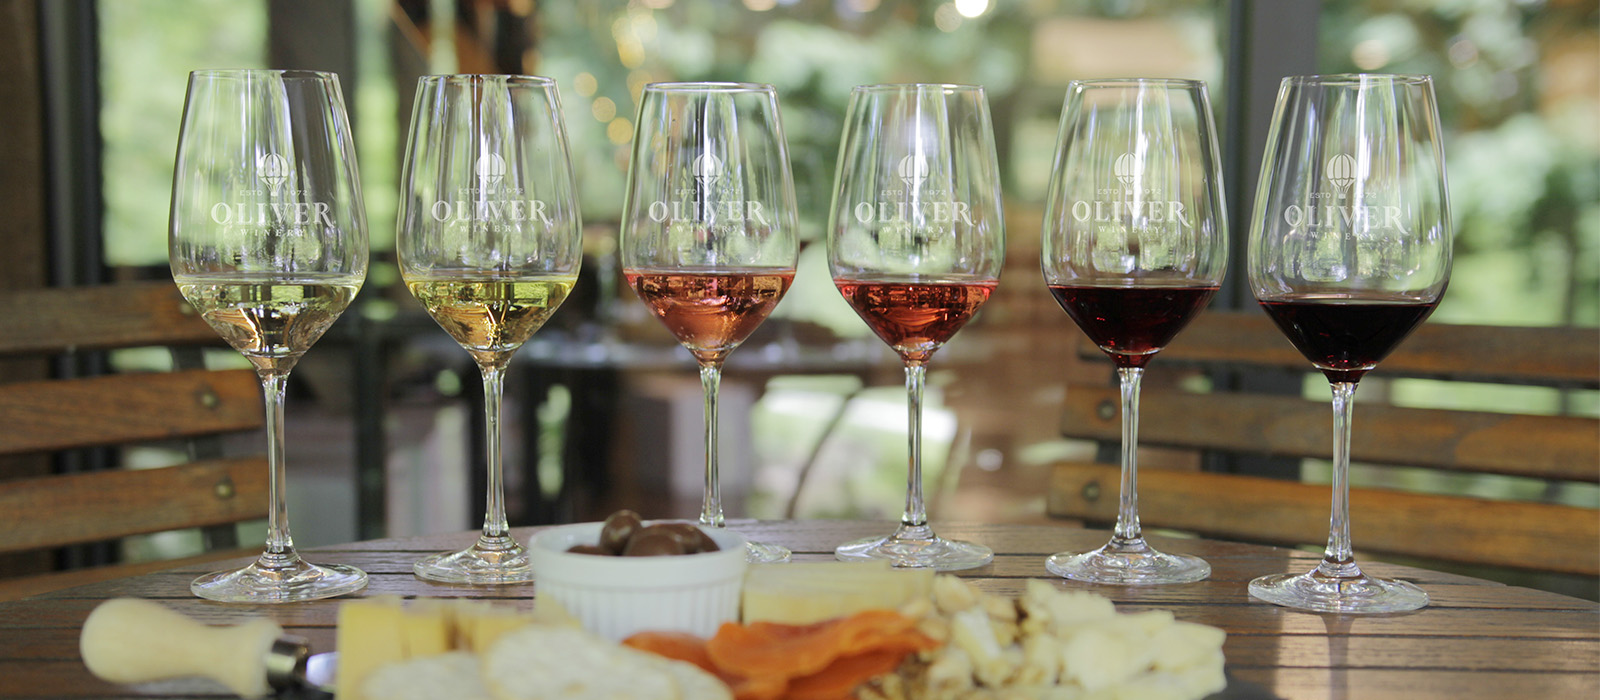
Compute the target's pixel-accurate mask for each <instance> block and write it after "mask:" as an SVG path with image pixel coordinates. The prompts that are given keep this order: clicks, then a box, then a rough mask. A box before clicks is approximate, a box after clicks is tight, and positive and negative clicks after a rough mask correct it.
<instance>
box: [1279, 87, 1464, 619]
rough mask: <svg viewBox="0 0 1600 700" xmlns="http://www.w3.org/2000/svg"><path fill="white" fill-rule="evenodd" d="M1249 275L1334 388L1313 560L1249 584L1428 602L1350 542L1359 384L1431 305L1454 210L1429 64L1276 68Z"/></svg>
mask: <svg viewBox="0 0 1600 700" xmlns="http://www.w3.org/2000/svg"><path fill="white" fill-rule="evenodd" d="M1249 245H1250V247H1249V251H1248V252H1249V266H1250V287H1251V289H1252V291H1253V292H1254V293H1255V296H1256V299H1257V301H1259V302H1260V303H1261V307H1262V308H1263V309H1265V310H1266V312H1267V315H1268V316H1270V317H1272V320H1273V321H1274V322H1275V323H1277V325H1278V327H1279V328H1280V329H1281V330H1282V331H1283V333H1284V335H1286V336H1288V337H1289V341H1290V342H1292V343H1293V344H1294V346H1295V347H1296V348H1298V349H1299V350H1300V352H1301V353H1302V354H1304V355H1305V356H1306V359H1308V360H1310V361H1311V363H1312V364H1313V365H1315V366H1316V367H1317V368H1318V369H1320V370H1322V373H1323V374H1324V375H1326V376H1327V378H1328V382H1329V383H1330V384H1331V385H1332V387H1333V431H1334V443H1333V507H1332V510H1333V514H1332V517H1331V518H1330V520H1329V532H1328V546H1327V549H1326V550H1325V552H1324V554H1323V559H1322V562H1321V563H1320V564H1318V565H1317V568H1316V569H1314V570H1312V571H1310V572H1308V573H1304V574H1275V575H1271V576H1263V577H1261V578H1258V579H1256V580H1254V581H1251V582H1250V595H1252V596H1255V597H1256V598H1260V599H1262V600H1266V601H1269V602H1273V603H1277V604H1279V605H1284V606H1288V607H1291V608H1299V609H1303V610H1314V611H1319V612H1330V613H1392V612H1404V611H1407V610H1416V609H1418V608H1421V607H1424V606H1426V605H1427V604H1428V594H1427V593H1426V592H1425V591H1423V590H1422V589H1421V588H1418V587H1417V586H1415V585H1413V584H1411V583H1407V582H1405V581H1391V580H1386V579H1380V578H1375V577H1371V576H1368V575H1366V574H1365V573H1363V572H1362V571H1361V567H1359V566H1357V565H1356V561H1355V556H1354V555H1353V554H1352V553H1351V541H1350V502H1349V500H1350V484H1349V479H1348V472H1349V468H1350V419H1351V412H1352V410H1353V408H1354V401H1355V391H1356V385H1357V383H1358V382H1360V381H1361V377H1362V376H1363V375H1365V374H1366V373H1367V372H1368V371H1370V370H1372V369H1373V368H1374V367H1376V366H1377V364H1378V362H1379V361H1381V360H1382V359H1383V358H1384V357H1386V356H1387V355H1388V354H1389V353H1390V351H1392V350H1394V348H1395V347H1396V346H1397V345H1399V343H1400V341H1401V340H1403V339H1404V338H1405V337H1406V336H1407V335H1408V334H1410V333H1411V331H1412V329H1414V328H1416V327H1417V326H1418V325H1419V324H1421V323H1422V321H1423V320H1424V319H1426V318H1427V317H1428V315H1429V314H1430V313H1432V312H1433V309H1434V307H1435V306H1436V305H1437V304H1438V303H1439V298H1440V296H1442V295H1443V294H1444V290H1445V287H1446V286H1448V284H1449V281H1450V256H1451V250H1450V246H1451V241H1450V215H1449V201H1448V198H1447V196H1446V193H1445V169H1444V153H1443V151H1442V150H1441V148H1440V146H1439V116H1438V110H1437V107H1436V106H1435V103H1434V96H1433V82H1432V80H1431V79H1430V78H1428V77H1427V76H1408V75H1320V76H1317V75H1314V76H1298V77H1290V78H1285V79H1284V81H1283V84H1282V85H1281V87H1280V88H1279V90H1278V101H1277V107H1276V112H1275V114H1274V115H1273V121H1272V130H1271V132H1270V133H1269V134H1268V137H1267V148H1266V153H1265V155H1264V159H1263V161H1262V164H1261V179H1260V182H1259V183H1258V184H1257V190H1256V200H1255V208H1254V212H1253V215H1252V217H1251V222H1250V244H1249Z"/></svg>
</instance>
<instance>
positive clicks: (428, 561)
mask: <svg viewBox="0 0 1600 700" xmlns="http://www.w3.org/2000/svg"><path fill="white" fill-rule="evenodd" d="M411 571H412V572H413V573H415V574H416V575H417V578H420V579H424V580H427V581H435V582H438V583H465V584H470V585H479V586H483V585H489V586H492V585H504V584H512V583H529V582H532V581H533V567H532V566H530V565H529V564H528V550H527V549H526V548H524V547H523V546H522V545H521V544H518V543H517V541H516V540H515V539H512V538H511V537H509V536H501V537H480V538H479V539H478V542H477V543H476V544H474V545H472V546H471V547H468V548H467V549H463V550H461V551H459V552H445V553H442V554H435V555H433V556H430V557H427V558H424V559H421V560H419V561H418V562H417V563H416V564H414V565H412V567H411Z"/></svg>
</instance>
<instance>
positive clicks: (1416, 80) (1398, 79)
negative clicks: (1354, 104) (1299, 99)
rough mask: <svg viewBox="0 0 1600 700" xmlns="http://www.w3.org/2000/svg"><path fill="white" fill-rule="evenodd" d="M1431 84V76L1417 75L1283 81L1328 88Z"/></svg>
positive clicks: (1312, 77)
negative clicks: (1377, 84) (1387, 84)
mask: <svg viewBox="0 0 1600 700" xmlns="http://www.w3.org/2000/svg"><path fill="white" fill-rule="evenodd" d="M1432 82H1433V76H1431V75H1423V74H1417V73H1327V74H1319V75H1291V76H1288V77H1285V78H1284V79H1283V83H1284V84H1285V85H1323V86H1330V87H1350V86H1360V85H1368V84H1372V83H1396V84H1400V85H1427V84H1430V83H1432Z"/></svg>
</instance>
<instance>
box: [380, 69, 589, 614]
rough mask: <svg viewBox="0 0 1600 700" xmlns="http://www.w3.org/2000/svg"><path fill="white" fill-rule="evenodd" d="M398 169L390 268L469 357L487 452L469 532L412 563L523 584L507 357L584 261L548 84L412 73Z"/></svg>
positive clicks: (453, 579)
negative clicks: (479, 382)
mask: <svg viewBox="0 0 1600 700" xmlns="http://www.w3.org/2000/svg"><path fill="white" fill-rule="evenodd" d="M402 167H403V171H402V173H401V176H400V191H401V198H400V215H399V220H398V227H399V230H398V232H397V238H396V248H397V253H398V256H399V259H400V274H401V276H402V277H403V278H404V279H405V282H406V287H407V288H408V289H410V290H411V294H412V295H413V296H415V297H416V298H417V301H419V302H421V303H422V306H423V308H426V309H427V310H428V313H429V314H430V315H431V316H433V320H434V321H436V322H438V324H439V325H440V326H441V327H443V328H444V330H445V331H446V332H447V333H449V334H450V337H452V338H455V340H456V342H458V343H460V344H461V346H462V347H463V348H465V349H466V350H467V353H468V354H470V355H471V356H472V359H473V361H474V362H476V363H477V365H478V370H479V372H480V373H481V374H482V376H483V398H484V418H485V420H484V426H485V429H486V431H485V432H486V434H485V446H486V449H485V454H486V455H487V456H488V479H487V484H488V487H487V488H488V494H487V498H486V504H487V509H486V510H487V512H486V513H485V514H484V521H483V531H482V533H481V534H480V535H479V536H478V540H477V542H475V543H473V545H472V546H471V547H468V548H466V549H464V550H461V551H457V552H444V553H440V554H435V555H432V556H429V557H426V558H424V559H422V560H420V561H418V562H416V563H415V565H414V566H413V567H412V569H413V571H414V572H415V573H416V575H417V576H419V577H421V578H423V579H427V580H430V581H440V582H447V583H469V584H506V583H525V582H528V581H532V580H533V572H532V569H531V568H530V567H529V564H528V554H527V550H526V548H524V547H523V545H522V544H520V543H518V542H517V541H516V539H515V538H513V537H512V536H511V533H510V528H509V525H508V523H507V521H506V507H505V485H504V484H505V480H504V476H503V467H502V464H501V457H500V404H501V396H502V395H503V393H504V389H505V373H506V368H507V366H508V365H509V364H510V362H511V358H512V356H513V355H515V354H516V352H517V349H518V348H520V347H522V344H523V343H525V342H527V340H528V338H530V337H532V336H533V334H534V333H535V332H536V331H538V330H539V328H540V327H542V326H543V325H544V323H545V321H547V320H549V318H550V316H551V315H552V314H554V313H555V311H556V308H557V307H559V306H561V302H562V301H564V300H566V298H567V295H568V293H570V292H571V291H572V287H573V285H574V284H575V283H576V282H577V279H578V268H579V266H580V265H581V263H582V260H583V226H582V224H581V222H580V221H579V215H578V205H577V195H576V191H575V190H574V187H573V176H572V166H571V163H570V158H569V155H568V149H567V136H566V131H565V128H564V126H563V123H562V120H561V104H560V100H559V97H558V95H557V92H556V84H555V81H552V80H549V79H547V78H539V77H532V76H521V75H430V76H424V77H422V78H420V79H418V81H417V94H416V102H415V107H414V109H413V111H412V115H411V134H410V138H409V139H408V142H407V145H406V155H405V159H404V162H403V165H402Z"/></svg>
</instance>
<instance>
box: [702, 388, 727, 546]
mask: <svg viewBox="0 0 1600 700" xmlns="http://www.w3.org/2000/svg"><path fill="white" fill-rule="evenodd" d="M721 385H722V363H720V362H705V363H702V364H701V365H700V386H701V387H702V388H704V389H705V392H706V487H705V497H704V498H705V500H704V501H703V502H702V503H701V504H700V524H701V525H705V526H707V527H724V526H725V525H726V522H725V521H724V520H723V517H722V479H721V477H720V476H719V475H718V473H717V392H718V389H719V388H720V387H721Z"/></svg>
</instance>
